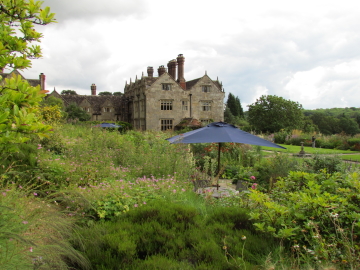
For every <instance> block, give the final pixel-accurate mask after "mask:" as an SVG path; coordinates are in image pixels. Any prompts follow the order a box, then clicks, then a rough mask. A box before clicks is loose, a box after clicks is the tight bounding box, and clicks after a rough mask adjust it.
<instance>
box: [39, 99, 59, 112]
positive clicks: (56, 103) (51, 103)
mask: <svg viewBox="0 0 360 270" xmlns="http://www.w3.org/2000/svg"><path fill="white" fill-rule="evenodd" d="M40 106H49V107H51V106H59V107H60V108H61V110H64V109H65V105H64V101H63V100H62V99H61V98H57V97H54V96H46V97H45V98H44V99H43V100H42V101H41V102H40Z"/></svg>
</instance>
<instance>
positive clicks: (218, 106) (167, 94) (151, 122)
mask: <svg viewBox="0 0 360 270" xmlns="http://www.w3.org/2000/svg"><path fill="white" fill-rule="evenodd" d="M184 62H185V58H184V57H183V56H182V55H181V54H180V55H179V56H178V57H177V59H176V60H175V59H174V60H171V61H169V63H168V72H166V69H165V67H164V66H160V67H159V69H158V77H154V76H153V68H152V67H148V69H147V73H148V76H142V77H141V79H139V80H138V79H136V80H135V82H134V83H132V82H131V81H130V84H126V85H125V89H124V99H125V100H126V103H127V104H128V108H129V110H128V116H127V119H126V121H127V122H129V123H131V124H132V125H133V126H134V128H136V129H141V130H147V129H152V130H166V129H174V128H175V127H176V126H179V125H180V126H182V127H183V125H182V123H185V122H188V123H194V121H193V120H195V119H196V120H197V121H195V122H197V123H203V124H205V123H208V122H213V121H223V120H224V97H225V92H224V90H223V89H222V84H221V83H220V82H219V81H218V80H216V81H213V80H212V79H211V78H210V77H209V76H208V75H207V74H205V75H204V76H203V77H201V78H198V79H194V80H191V81H187V82H186V81H185V79H184ZM177 66H178V70H177V72H176V68H177ZM176 75H177V77H178V78H177V79H176ZM124 120H125V119H124Z"/></svg>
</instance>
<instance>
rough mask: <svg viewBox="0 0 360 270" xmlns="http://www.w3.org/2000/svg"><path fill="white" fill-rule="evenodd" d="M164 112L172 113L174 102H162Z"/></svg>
mask: <svg viewBox="0 0 360 270" xmlns="http://www.w3.org/2000/svg"><path fill="white" fill-rule="evenodd" d="M161 110H162V111H172V100H161Z"/></svg>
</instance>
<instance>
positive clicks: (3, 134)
mask: <svg viewBox="0 0 360 270" xmlns="http://www.w3.org/2000/svg"><path fill="white" fill-rule="evenodd" d="M41 4H42V2H40V1H36V2H35V1H24V0H19V1H16V2H14V1H2V2H1V5H0V28H1V31H0V69H1V70H3V69H4V68H7V67H11V68H13V69H19V70H21V69H25V68H29V67H31V60H30V59H33V58H39V57H41V49H40V46H39V45H31V43H33V42H35V43H36V42H40V39H41V37H42V34H41V33H39V32H37V31H36V30H35V28H34V26H35V25H46V24H49V23H51V22H53V21H54V14H53V13H50V9H49V7H45V8H43V9H41ZM43 96H44V92H42V91H40V89H39V87H31V86H30V85H29V84H28V82H25V81H22V79H21V76H20V75H19V76H15V77H12V78H10V79H5V81H4V82H3V83H2V85H1V87H0V151H1V152H3V151H5V152H16V151H17V148H18V147H17V145H18V144H19V143H24V142H26V141H28V140H29V139H30V137H31V136H32V135H38V136H40V137H42V136H45V135H46V134H47V133H48V132H49V131H50V127H49V126H46V125H44V124H42V123H40V121H39V119H38V117H37V106H38V103H39V102H40V101H41V98H42V97H43Z"/></svg>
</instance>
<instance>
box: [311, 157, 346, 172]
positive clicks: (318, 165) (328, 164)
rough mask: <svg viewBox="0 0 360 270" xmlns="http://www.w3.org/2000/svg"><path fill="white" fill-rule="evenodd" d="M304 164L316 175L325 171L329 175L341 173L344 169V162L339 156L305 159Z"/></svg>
mask: <svg viewBox="0 0 360 270" xmlns="http://www.w3.org/2000/svg"><path fill="white" fill-rule="evenodd" d="M304 162H305V164H307V165H308V166H309V167H310V168H309V169H311V171H312V172H315V173H316V172H319V171H320V170H323V169H325V170H326V172H328V173H334V172H339V171H341V168H342V161H341V159H340V157H338V156H333V157H331V156H330V157H329V156H321V155H315V156H313V157H312V158H311V159H305V160H304Z"/></svg>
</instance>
